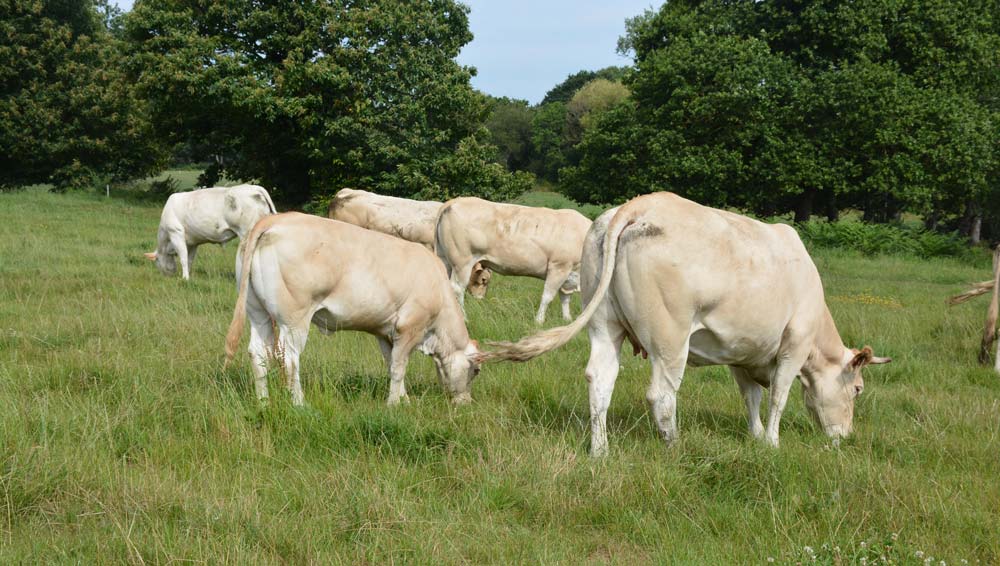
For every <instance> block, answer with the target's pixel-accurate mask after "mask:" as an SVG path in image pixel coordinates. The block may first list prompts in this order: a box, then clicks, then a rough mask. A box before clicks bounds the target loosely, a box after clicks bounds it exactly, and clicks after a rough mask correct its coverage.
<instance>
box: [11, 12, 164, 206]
mask: <svg viewBox="0 0 1000 566" xmlns="http://www.w3.org/2000/svg"><path fill="white" fill-rule="evenodd" d="M99 5H100V6H101V7H102V8H103V11H102V12H101V13H100V14H99V13H98V11H97V6H95V3H94V2H93V1H91V0H66V1H61V2H36V1H31V0H6V1H5V2H3V4H2V8H3V13H4V17H3V19H2V21H0V187H8V188H9V187H15V186H18V185H27V184H35V183H52V184H53V186H54V189H55V190H60V191H61V190H65V189H68V188H77V187H89V186H93V185H94V184H95V183H96V182H97V180H98V179H99V178H100V179H110V180H112V181H121V180H125V179H128V178H131V177H135V176H142V175H146V174H148V173H150V172H151V171H153V170H155V168H156V167H158V166H159V165H160V164H161V163H162V162H163V158H164V151H163V148H162V147H161V146H160V145H159V143H158V141H157V140H156V138H155V137H153V136H152V135H151V130H150V125H149V122H148V121H147V119H146V109H145V105H144V103H143V102H142V101H141V100H137V99H136V98H135V97H134V90H133V88H132V87H131V85H130V84H129V83H128V81H126V80H125V77H124V76H123V75H122V73H121V55H120V49H119V47H120V44H119V42H118V40H117V39H115V37H114V36H113V35H112V34H111V33H110V32H109V31H108V29H106V28H105V27H104V24H105V23H108V24H109V25H114V22H115V21H117V20H116V19H115V15H114V11H113V10H111V9H109V8H108V7H107V4H106V2H101V3H99Z"/></svg>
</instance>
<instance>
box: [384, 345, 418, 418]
mask: <svg viewBox="0 0 1000 566" xmlns="http://www.w3.org/2000/svg"><path fill="white" fill-rule="evenodd" d="M415 343H416V341H415V340H413V338H412V337H410V336H399V337H397V338H396V339H395V340H394V341H393V343H392V353H391V354H390V356H389V358H390V359H389V380H390V381H389V399H388V401H387V403H388V404H389V405H398V404H399V403H400V402H401V401H402V402H409V401H410V398H409V397H408V396H407V395H406V381H405V380H406V365H407V364H408V363H409V361H410V353H411V352H412V351H413V347H414V345H415Z"/></svg>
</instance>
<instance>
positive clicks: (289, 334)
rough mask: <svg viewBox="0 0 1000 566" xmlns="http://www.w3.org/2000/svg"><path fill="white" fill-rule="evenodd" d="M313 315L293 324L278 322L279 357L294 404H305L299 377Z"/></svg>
mask: <svg viewBox="0 0 1000 566" xmlns="http://www.w3.org/2000/svg"><path fill="white" fill-rule="evenodd" d="M310 320H312V315H311V314H310V315H309V316H306V317H303V318H302V319H301V320H299V321H296V322H293V323H291V324H288V323H285V322H279V323H278V352H277V354H278V357H279V358H280V359H281V361H282V367H283V369H284V372H285V384H286V385H287V387H288V390H289V392H291V394H292V404H293V405H303V404H305V395H304V394H303V393H302V381H301V380H300V378H299V357H300V356H301V355H302V350H304V349H305V346H306V340H308V338H309V321H310Z"/></svg>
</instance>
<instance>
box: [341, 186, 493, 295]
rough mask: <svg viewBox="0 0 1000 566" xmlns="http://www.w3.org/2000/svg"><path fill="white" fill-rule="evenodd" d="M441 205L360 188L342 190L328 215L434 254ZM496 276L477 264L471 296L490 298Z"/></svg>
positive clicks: (472, 279)
mask: <svg viewBox="0 0 1000 566" xmlns="http://www.w3.org/2000/svg"><path fill="white" fill-rule="evenodd" d="M441 204H442V203H440V202H437V201H433V200H411V199H406V198H398V197H389V196H383V195H379V194H375V193H370V192H368V191H361V190H357V189H340V190H339V191H337V194H336V195H334V197H333V200H331V201H330V207H329V209H328V210H327V216H328V217H329V218H332V219H334V220H340V221H342V222H347V223H348V224H354V225H355V226H361V227H362V228H368V229H369V230H375V231H376V232H382V233H383V234H389V235H390V236H396V237H397V238H402V239H404V240H408V241H410V242H416V243H418V244H423V245H425V246H427V249H429V250H431V251H434V223H435V221H436V220H437V214H438V211H440V210H441ZM491 277H492V273H491V272H490V270H489V269H486V268H484V267H483V266H482V265H481V264H479V263H477V264H476V265H475V266H474V267H473V269H472V274H471V275H470V277H469V284H468V287H467V288H468V290H469V294H471V295H472V296H473V297H475V298H477V299H482V298H483V297H485V296H486V289H487V287H488V286H489V283H490V278H491Z"/></svg>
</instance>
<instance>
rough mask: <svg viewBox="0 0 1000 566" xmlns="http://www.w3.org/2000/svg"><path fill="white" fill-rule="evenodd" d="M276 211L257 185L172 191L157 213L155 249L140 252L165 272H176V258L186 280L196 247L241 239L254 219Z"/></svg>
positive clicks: (188, 276) (251, 225) (256, 219)
mask: <svg viewBox="0 0 1000 566" xmlns="http://www.w3.org/2000/svg"><path fill="white" fill-rule="evenodd" d="M276 212H277V211H276V210H275V208H274V203H273V202H272V201H271V195H269V194H268V193H267V191H266V190H264V187H259V186H257V185H236V186H235V187H211V188H207V189H198V190H194V191H188V192H184V193H174V194H172V195H170V198H168V199H167V203H166V204H165V205H163V212H162V213H161V214H160V228H159V230H158V232H157V238H156V242H157V243H156V251H155V252H149V253H146V254H143V255H145V256H146V258H147V259H149V260H150V261H155V262H156V266H157V267H158V268H160V271H161V272H162V273H163V274H165V275H173V274H174V273H176V272H177V263H176V262H177V261H180V264H181V277H183V278H184V280H185V281H186V280H188V279H190V277H191V264H192V263H194V256H195V253H196V252H197V251H198V246H200V245H201V244H206V243H212V244H224V243H226V242H228V241H229V240H232V239H233V238H236V237H239V238H240V240H242V239H243V238H244V237H245V236H246V235H247V233H249V232H250V229H251V228H253V225H254V224H255V223H256V222H257V221H258V220H260V219H261V218H263V217H264V216H267V215H269V214H275V213H276ZM175 258H176V259H175Z"/></svg>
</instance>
